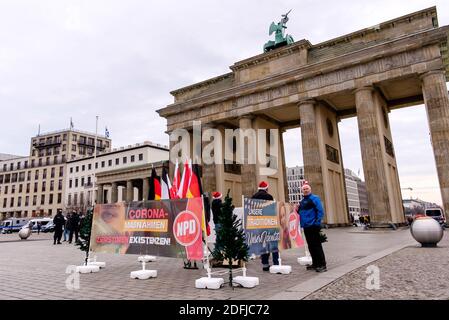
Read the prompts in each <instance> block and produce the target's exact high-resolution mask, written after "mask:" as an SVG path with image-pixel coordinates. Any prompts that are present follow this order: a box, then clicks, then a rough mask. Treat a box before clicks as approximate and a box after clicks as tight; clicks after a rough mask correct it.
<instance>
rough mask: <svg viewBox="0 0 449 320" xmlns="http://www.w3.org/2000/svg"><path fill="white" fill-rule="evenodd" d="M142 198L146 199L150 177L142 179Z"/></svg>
mask: <svg viewBox="0 0 449 320" xmlns="http://www.w3.org/2000/svg"><path fill="white" fill-rule="evenodd" d="M142 193H143V194H142V200H143V201H146V200H148V195H149V193H150V179H148V178H143V179H142Z"/></svg>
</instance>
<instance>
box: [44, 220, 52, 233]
mask: <svg viewBox="0 0 449 320" xmlns="http://www.w3.org/2000/svg"><path fill="white" fill-rule="evenodd" d="M41 231H42V232H54V231H55V224H54V223H53V221H50V222H49V223H47V224H46V225H45V226H43V227H42V228H41Z"/></svg>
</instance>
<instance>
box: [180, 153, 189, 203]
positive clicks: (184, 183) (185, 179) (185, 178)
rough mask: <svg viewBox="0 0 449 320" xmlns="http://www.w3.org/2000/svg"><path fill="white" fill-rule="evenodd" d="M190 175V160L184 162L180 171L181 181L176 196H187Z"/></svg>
mask: <svg viewBox="0 0 449 320" xmlns="http://www.w3.org/2000/svg"><path fill="white" fill-rule="evenodd" d="M191 175H192V169H191V166H190V160H188V161H187V162H186V163H184V171H183V172H182V178H181V183H180V184H179V190H178V196H179V197H180V198H181V199H183V198H186V197H187V191H188V190H189V183H190V176H191Z"/></svg>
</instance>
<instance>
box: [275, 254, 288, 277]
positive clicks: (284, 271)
mask: <svg viewBox="0 0 449 320" xmlns="http://www.w3.org/2000/svg"><path fill="white" fill-rule="evenodd" d="M291 272H292V267H291V266H283V265H282V259H281V254H280V253H279V265H272V266H271V267H270V273H276V274H289V273H291Z"/></svg>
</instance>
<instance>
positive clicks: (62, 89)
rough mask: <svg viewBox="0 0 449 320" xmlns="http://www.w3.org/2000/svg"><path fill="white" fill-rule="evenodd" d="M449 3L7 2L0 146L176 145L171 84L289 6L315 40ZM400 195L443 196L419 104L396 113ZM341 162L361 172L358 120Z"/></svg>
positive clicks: (196, 74)
mask: <svg viewBox="0 0 449 320" xmlns="http://www.w3.org/2000/svg"><path fill="white" fill-rule="evenodd" d="M433 5H436V6H437V10H438V15H439V23H440V25H448V24H449V1H447V0H446V1H444V0H441V1H426V0H419V1H418V0H414V1H410V0H409V1H405V0H403V1H393V0H388V1H376V0H371V1H349V0H347V1H344V0H340V1H323V0H321V1H316V0H313V1H309V0H297V1H288V0H285V1H271V0H252V1H242V0H240V1H234V0H226V1H213V0H208V1H191V0H185V1H179V0H178V1H173V0H165V1H151V0H127V1H124V0H120V1H119V0H89V1H87V0H86V1H84V0H71V1H70V0H53V1H50V0H39V1H34V0H30V1H22V0H11V1H8V0H0V110H1V124H0V137H1V138H0V153H10V154H18V155H27V154H28V152H29V142H30V137H31V136H33V135H35V134H36V133H37V131H38V126H39V124H40V126H41V132H45V131H53V130H58V129H63V128H67V127H69V123H70V117H72V118H73V123H74V125H75V128H76V129H80V130H87V131H93V132H94V131H95V116H96V115H99V117H100V126H99V128H100V130H99V131H100V133H104V127H105V126H108V129H109V131H110V134H111V138H112V141H113V146H122V145H128V144H132V143H137V142H142V141H144V140H151V141H154V142H157V143H163V144H167V143H168V137H167V136H166V135H165V134H164V131H165V129H166V123H165V120H164V119H161V118H159V116H158V114H157V113H156V112H155V110H157V109H159V108H161V107H164V106H166V105H167V104H170V103H172V102H173V98H172V96H171V95H170V94H169V92H170V91H171V90H174V89H177V88H179V87H182V86H186V85H189V84H192V83H194V82H197V81H201V80H205V79H208V78H211V77H214V76H217V75H220V74H222V73H226V72H229V71H230V70H229V66H230V65H232V64H233V63H234V62H236V61H239V60H242V59H245V58H248V57H251V56H254V55H257V54H260V53H261V52H262V47H263V44H264V43H265V42H266V41H267V40H269V36H268V27H269V24H270V23H271V21H276V22H277V21H278V20H279V18H280V15H281V14H282V13H285V12H286V11H288V10H289V9H293V11H292V12H291V14H290V16H289V17H290V21H289V22H288V24H287V25H288V30H287V32H288V33H289V34H291V35H292V36H293V37H294V39H295V40H300V39H307V40H309V41H310V42H311V43H312V44H315V43H319V42H322V41H325V40H328V39H331V38H334V37H338V36H340V35H343V34H346V33H350V32H353V31H356V30H359V29H362V28H365V27H369V26H372V25H375V24H378V23H380V22H383V21H386V20H389V19H393V18H396V17H399V16H402V15H405V14H408V13H411V12H414V11H417V10H421V9H424V8H427V7H430V6H433ZM390 116H391V118H390V119H391V127H392V131H393V140H394V144H395V151H396V155H397V161H398V167H399V175H400V181H401V187H402V188H409V187H411V188H413V189H414V190H413V191H412V192H410V191H409V190H403V196H404V197H407V198H408V197H410V196H413V197H421V198H423V199H425V200H429V201H436V202H439V203H440V202H441V198H440V194H439V189H438V180H437V176H436V169H435V161H434V158H433V153H432V149H431V146H430V140H429V129H428V125H427V120H426V114H425V109H424V107H423V106H417V107H413V108H407V109H402V110H397V111H393V112H392V113H391V114H390ZM339 129H340V134H341V139H342V148H343V157H344V164H345V166H346V167H348V168H351V169H353V170H354V171H355V172H357V171H358V170H359V169H360V173H361V174H363V169H362V164H361V156H360V146H359V140H358V128H357V123H356V121H355V119H348V120H343V121H342V122H341V123H340V126H339ZM285 141H286V142H285V143H286V146H285V147H286V153H287V165H289V166H294V165H297V164H302V157H301V155H300V151H301V149H300V135H299V130H298V129H295V130H290V131H288V132H287V133H286V134H285Z"/></svg>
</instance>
